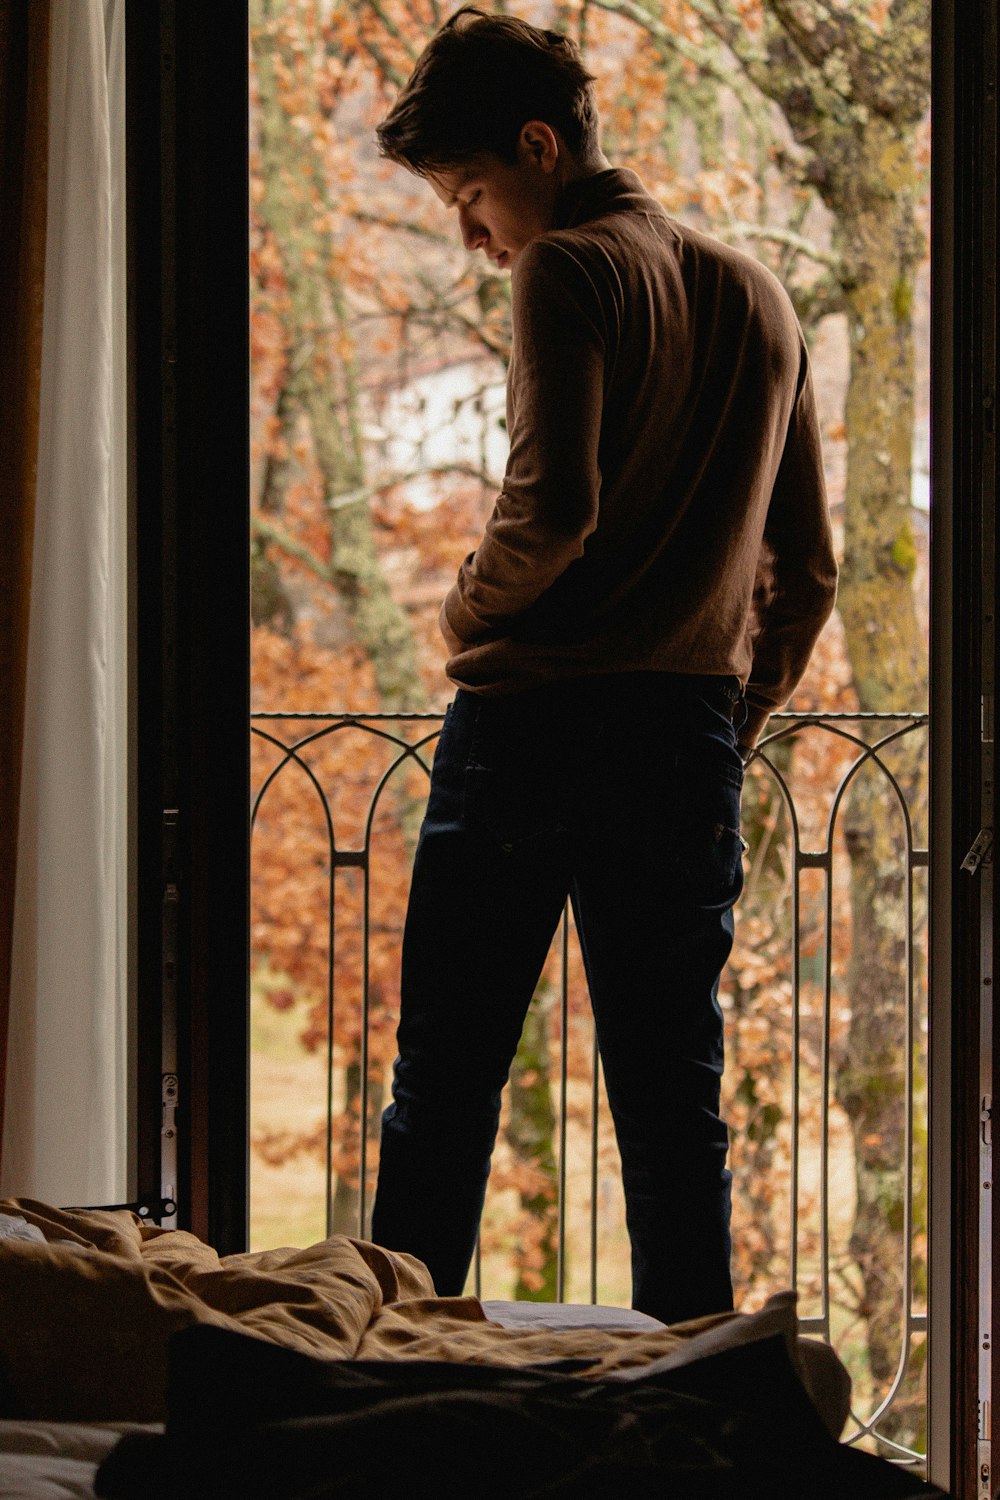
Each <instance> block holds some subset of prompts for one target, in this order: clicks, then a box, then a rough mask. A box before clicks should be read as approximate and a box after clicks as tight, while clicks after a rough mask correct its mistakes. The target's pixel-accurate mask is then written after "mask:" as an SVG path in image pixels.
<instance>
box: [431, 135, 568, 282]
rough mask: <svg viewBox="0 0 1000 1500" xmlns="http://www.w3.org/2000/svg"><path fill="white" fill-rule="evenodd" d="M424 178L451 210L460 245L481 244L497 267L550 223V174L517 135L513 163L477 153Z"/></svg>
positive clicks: (553, 183)
mask: <svg viewBox="0 0 1000 1500" xmlns="http://www.w3.org/2000/svg"><path fill="white" fill-rule="evenodd" d="M428 181H429V182H430V184H431V187H432V188H433V189H434V191H435V193H436V194H437V196H438V197H439V198H440V199H441V202H442V203H443V204H445V206H446V207H447V208H454V209H455V210H456V211H457V213H458V224H459V228H460V230H461V233H462V243H463V244H464V246H465V248H466V249H467V250H482V251H483V252H484V253H485V254H486V255H487V256H488V257H489V259H490V260H492V261H493V262H494V264H495V265H497V266H499V267H501V268H503V267H505V266H511V265H513V263H514V261H515V260H516V259H517V257H518V255H520V253H521V251H522V250H523V249H524V247H525V245H528V244H530V243H531V241H532V240H533V239H535V238H536V237H537V236H538V235H540V234H544V233H545V232H546V230H548V229H551V228H552V227H553V225H554V223H555V200H556V194H557V181H556V174H555V173H554V172H553V170H552V168H551V167H549V166H548V165H547V164H546V162H545V161H544V160H540V159H539V156H538V154H537V152H533V151H532V149H531V147H530V145H528V144H526V143H525V142H524V141H523V140H522V141H521V142H520V143H519V145H518V159H517V161H516V162H515V163H514V164H513V165H509V164H508V163H507V162H505V161H502V160H501V159H500V158H499V157H498V156H483V157H477V158H476V160H475V161H473V162H467V163H464V164H463V165H462V166H460V167H453V168H451V169H450V170H447V171H445V170H442V171H439V172H432V173H428Z"/></svg>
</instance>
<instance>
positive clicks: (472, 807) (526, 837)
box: [465, 765, 563, 854]
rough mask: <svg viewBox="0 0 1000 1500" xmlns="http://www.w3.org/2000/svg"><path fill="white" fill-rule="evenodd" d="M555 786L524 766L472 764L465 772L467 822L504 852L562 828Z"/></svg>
mask: <svg viewBox="0 0 1000 1500" xmlns="http://www.w3.org/2000/svg"><path fill="white" fill-rule="evenodd" d="M553 793H554V789H553V788H552V787H549V786H546V785H544V784H543V783H542V781H541V779H540V778H538V777H537V776H533V775H531V774H528V773H525V772H524V770H523V768H521V767H511V766H504V767H498V768H496V769H494V768H492V767H488V766H480V765H470V766H468V767H467V768H466V772H465V824H466V827H467V828H468V829H469V830H470V831H471V832H475V833H479V834H481V835H482V836H483V837H485V838H486V839H488V840H489V842H491V843H493V844H496V845H498V846H499V848H500V849H501V850H502V851H503V852H504V853H505V854H512V853H514V852H515V851H516V850H521V849H525V848H528V847H531V846H534V845H537V844H539V843H541V842H542V841H543V840H546V839H550V838H552V837H553V836H554V835H556V834H558V833H559V832H561V831H562V828H563V824H562V823H561V821H560V815H559V810H558V806H557V801H556V798H555V796H554V795H553Z"/></svg>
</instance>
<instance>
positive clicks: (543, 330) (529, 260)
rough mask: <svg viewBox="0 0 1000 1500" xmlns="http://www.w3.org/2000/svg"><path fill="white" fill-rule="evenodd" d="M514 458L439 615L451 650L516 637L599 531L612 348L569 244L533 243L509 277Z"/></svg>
mask: <svg viewBox="0 0 1000 1500" xmlns="http://www.w3.org/2000/svg"><path fill="white" fill-rule="evenodd" d="M511 290H512V315H513V329H514V341H513V353H512V358H511V370H510V375H509V395H510V401H509V413H510V417H511V429H510V455H509V458H508V460H507V469H506V473H505V475H504V481H503V488H502V490H501V493H500V495H499V496H498V498H497V502H496V505H495V507H494V510H493V514H492V515H491V517H490V519H489V521H488V522H487V525H486V530H485V534H484V536H483V539H482V541H481V542H480V544H479V546H478V548H477V549H476V551H475V552H473V553H470V555H469V556H468V557H467V558H466V559H465V561H464V563H463V564H462V566H461V569H460V570H459V575H458V580H457V582H456V583H455V585H454V587H453V588H452V589H451V591H450V593H449V594H448V596H447V598H446V599H445V601H444V605H443V607H442V610H441V628H442V633H443V635H444V637H445V640H446V642H447V644H448V647H449V650H450V652H451V654H452V655H453V656H454V655H457V654H459V653H460V652H461V650H462V648H463V647H464V646H472V645H475V644H478V643H480V642H482V641H485V640H493V639H497V638H498V637H501V636H503V635H506V634H507V633H509V630H510V628H511V627H512V624H513V622H514V621H515V620H516V619H517V617H518V616H520V615H522V614H523V613H524V612H525V611H526V610H528V609H529V608H530V607H531V606H532V605H533V604H534V603H535V602H536V601H537V600H538V599H539V598H540V597H541V595H542V594H544V592H545V591H546V589H548V588H549V587H550V586H551V585H552V584H553V583H554V582H555V580H556V579H557V578H558V577H559V576H560V574H562V573H563V572H565V570H566V569H567V568H568V567H569V566H570V564H571V563H572V562H573V561H574V559H576V558H578V557H581V556H582V554H583V548H584V542H585V541H586V539H587V537H588V536H589V535H590V533H591V532H592V531H593V530H594V527H595V526H596V525H597V512H598V501H599V495H600V488H601V474H600V469H599V467H598V444H599V440H600V430H601V413H602V409H603V401H604V368H605V347H604V338H603V336H602V333H601V332H600V331H599V330H600V324H601V321H602V320H601V314H600V305H599V302H598V299H597V296H596V293H594V292H593V291H592V289H591V288H590V286H589V282H588V281H587V280H586V278H585V276H584V274H583V272H582V271H581V270H580V268H579V267H578V266H577V264H576V262H575V261H574V260H573V259H572V257H571V256H570V255H569V254H568V253H567V252H566V251H565V250H563V249H562V248H561V247H560V246H558V245H555V244H552V243H551V242H544V241H538V240H536V241H535V242H534V243H532V244H530V245H528V246H526V247H525V249H524V250H523V251H522V252H521V254H520V256H519V257H518V260H517V262H516V264H515V267H514V271H513V280H512V289H511Z"/></svg>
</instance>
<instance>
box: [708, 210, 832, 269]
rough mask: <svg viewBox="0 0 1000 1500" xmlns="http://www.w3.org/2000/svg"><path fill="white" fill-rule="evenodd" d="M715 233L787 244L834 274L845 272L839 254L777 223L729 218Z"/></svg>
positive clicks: (723, 237) (721, 237)
mask: <svg viewBox="0 0 1000 1500" xmlns="http://www.w3.org/2000/svg"><path fill="white" fill-rule="evenodd" d="M716 233H717V234H718V236H719V238H720V239H729V238H745V239H748V240H769V241H771V242H772V243H773V244H775V245H787V246H788V247H789V249H791V250H794V251H796V253H797V254H799V255H804V256H805V257H806V258H807V259H808V260H812V261H815V262H816V264H817V265H819V266H828V267H829V268H830V270H831V271H832V272H833V273H834V275H838V276H843V275H844V274H845V271H844V264H843V261H842V260H841V259H840V256H839V255H837V254H835V253H834V251H832V250H823V249H822V248H821V247H820V246H819V245H817V244H815V243H814V242H813V241H812V240H809V239H806V237H805V235H802V234H797V233H796V231H795V230H794V229H782V228H781V227H780V226H778V225H768V224H753V223H751V222H750V221H749V220H746V219H730V220H729V221H728V223H726V224H725V225H724V226H723V227H722V228H721V229H718V230H716Z"/></svg>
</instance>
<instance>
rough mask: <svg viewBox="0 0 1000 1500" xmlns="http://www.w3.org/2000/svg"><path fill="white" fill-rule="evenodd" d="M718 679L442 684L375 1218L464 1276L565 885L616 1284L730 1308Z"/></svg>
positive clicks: (727, 777)
mask: <svg viewBox="0 0 1000 1500" xmlns="http://www.w3.org/2000/svg"><path fill="white" fill-rule="evenodd" d="M737 693H738V684H736V682H735V679H729V678H705V677H701V678H697V677H679V676H676V675H672V674H671V675H667V674H660V673H632V674H624V675H621V676H608V677H601V678H590V679H586V680H583V681H578V682H575V683H565V684H559V685H557V686H552V687H546V688H545V689H537V690H532V691H530V692H524V693H518V694H515V695H509V696H506V697H503V698H483V697H482V696H479V695H475V694H471V693H466V692H459V693H458V696H457V697H456V699H455V701H454V703H452V704H451V706H450V707H449V710H448V715H447V718H446V720H445V724H444V728H443V730H442V733H441V738H440V741H439V743H438V747H437V753H436V756H435V760H434V768H433V778H432V782H431V793H430V801H429V803H428V808H427V816H426V819H425V822H424V825H423V828H422V830H421V835H420V841H419V845H418V849H417V854H416V860H415V864H414V870H413V883H412V887H411V891H410V903H409V910H408V913H407V920H406V931H405V936H404V940H403V967H402V997H401V1015H400V1023H399V1032H398V1046H399V1056H398V1057H397V1059H396V1063H395V1069H394V1076H393V1089H392V1093H393V1103H392V1104H390V1105H389V1107H388V1109H387V1110H386V1111H385V1113H384V1115H383V1117H382V1146H381V1161H380V1166H379V1177H378V1188H377V1191H376V1197H375V1206H374V1213H373V1220H372V1236H373V1238H374V1239H375V1240H376V1241H377V1242H378V1243H379V1244H382V1245H385V1246H388V1247H389V1248H390V1249H396V1250H406V1251H409V1252H410V1253H412V1254H414V1255H416V1256H418V1257H419V1258H420V1259H421V1260H423V1261H424V1262H426V1264H427V1266H428V1267H429V1269H430V1272H431V1275H432V1276H433V1278H434V1284H435V1287H436V1289H437V1291H438V1293H439V1294H440V1295H443V1296H451V1295H457V1294H459V1293H460V1292H461V1291H462V1288H463V1287H464V1284H465V1279H466V1276H467V1273H468V1269H469V1265H470V1262H471V1258H472V1255H473V1251H474V1247H475V1241H476V1235H477V1231H478V1227H479V1220H480V1215H481V1212H482V1206H483V1199H484V1196H485V1192H486V1181H487V1178H488V1176H489V1169H490V1155H491V1152H492V1150H493V1144H494V1141H495V1138H496V1131H497V1121H498V1117H499V1111H500V1095H501V1091H502V1089H503V1086H504V1084H505V1082H506V1081H507V1075H508V1071H509V1068H510V1064H511V1061H512V1059H513V1057H514V1053H515V1051H516V1049H517V1044H518V1039H519V1037H520V1032H521V1027H522V1024H523V1021H524V1016H525V1012H526V1010H527V1007H528V1004H529V1002H530V1000H531V997H532V994H533V991H534V989H535V986H536V984H537V982H538V978H539V975H540V972H541V969H542V965H543V963H544V960H545V956H546V954H547V952H548V949H549V946H550V944H551V941H552V938H553V935H554V933H555V931H556V928H557V926H558V923H559V918H560V914H561V912H562V909H563V906H564V903H565V901H566V898H567V896H569V897H570V898H571V900H572V903H573V911H574V915H575V918H576V925H577V930H578V932H579V936H580V943H581V948H582V951H583V958H584V964H585V967H586V972H587V980H588V985H589V988H590V996H591V1002H592V1005H593V1009H594V1017H595V1021H596V1026H597V1037H598V1043H599V1047H600V1054H601V1061H602V1064H603V1068H604V1077H605V1082H606V1084H607V1090H608V1099H609V1102H610V1105H611V1111H612V1114H613V1117H614V1122H615V1130H616V1133H617V1138H618V1145H619V1148H620V1151H621V1159H622V1176H623V1181H624V1188H625V1201H626V1212H627V1220H628V1229H629V1235H630V1238H631V1243H632V1287H633V1305H634V1306H635V1307H637V1308H639V1309H640V1310H641V1311H643V1312H646V1313H650V1314H652V1315H653V1316H654V1317H657V1318H662V1319H663V1320H664V1321H666V1322H671V1321H677V1320H679V1319H682V1318H688V1317H695V1316H697V1315H699V1314H701V1313H711V1312H718V1311H720V1310H722V1309H726V1308H731V1307H732V1305H733V1302H732V1297H733V1292H732V1282H731V1279H730V1273H729V1257H730V1234H729V1217H730V1173H729V1171H728V1170H727V1168H726V1151H727V1145H728V1136H727V1131H726V1126H725V1124H724V1123H723V1121H722V1120H721V1119H720V1117H719V1086H720V1079H721V1075H722V1064H723V1021H722V1013H721V1011H720V1008H719V1004H718V999H717V992H718V983H719V975H720V973H721V971H722V968H723V966H724V964H725V962H726V959H727V957H728V955H729V951H730V948H731V946H732V940H733V916H732V908H733V904H734V902H735V901H736V898H737V897H738V895H739V893H740V890H741V888H742V883H743V871H742V845H741V840H740V834H739V804H740V788H741V785H742V778H743V766H742V761H741V759H740V755H739V753H738V751H737V749H736V735H735V730H734V728H733V723H732V714H733V703H734V698H735V697H736V695H737Z"/></svg>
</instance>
